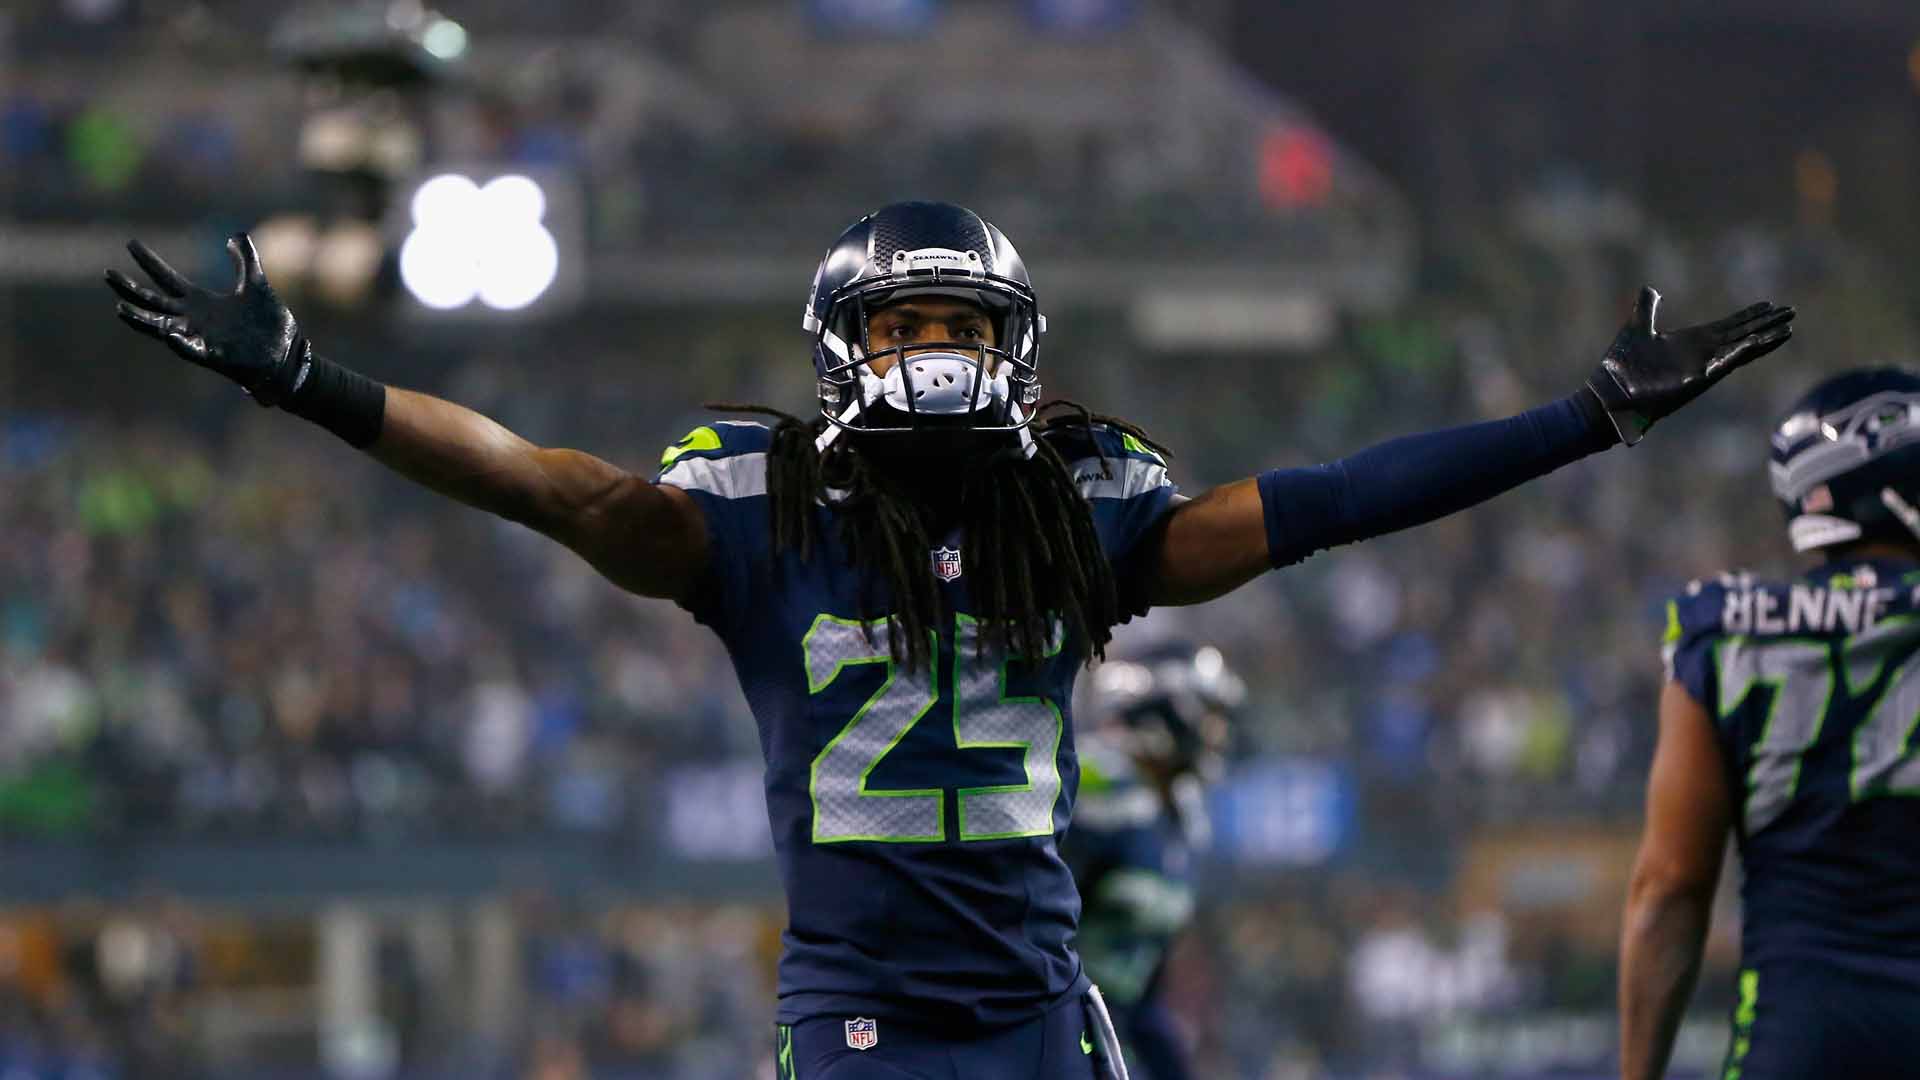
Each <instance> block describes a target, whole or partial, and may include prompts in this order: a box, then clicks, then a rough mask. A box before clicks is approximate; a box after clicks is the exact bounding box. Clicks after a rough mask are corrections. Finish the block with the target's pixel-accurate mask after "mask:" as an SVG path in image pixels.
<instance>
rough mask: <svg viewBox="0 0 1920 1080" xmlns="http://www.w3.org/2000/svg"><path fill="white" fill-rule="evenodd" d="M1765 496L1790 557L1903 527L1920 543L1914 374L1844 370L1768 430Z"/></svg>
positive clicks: (1918, 409)
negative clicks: (1782, 517) (1780, 521)
mask: <svg viewBox="0 0 1920 1080" xmlns="http://www.w3.org/2000/svg"><path fill="white" fill-rule="evenodd" d="M1772 441H1773V462H1772V466H1771V468H1770V469H1769V472H1770V473H1771V476H1772V480H1773V493H1774V496H1775V497H1776V498H1778V499H1779V500H1780V505H1781V507H1782V509H1784V510H1785V511H1786V514H1787V535H1788V537H1789V538H1790V539H1791V540H1792V541H1793V548H1794V550H1795V551H1814V550H1817V549H1819V548H1825V547H1831V546H1833V545H1835V544H1844V543H1848V542H1850V541H1854V540H1858V539H1860V538H1862V537H1864V536H1867V535H1869V534H1882V535H1884V534H1885V533H1886V532H1888V531H1889V530H1892V529H1896V528H1904V529H1905V530H1906V531H1907V532H1909V533H1912V534H1913V536H1914V538H1915V539H1916V540H1920V512H1916V510H1915V509H1914V506H1915V504H1916V503H1920V375H1915V374H1914V373H1912V372H1909V371H1904V370H1902V369H1900V368H1892V367H1887V368H1869V369H1862V370H1858V371H1849V372H1846V373H1844V374H1840V375H1835V376H1834V377H1833V378H1830V379H1827V380H1826V381H1824V382H1822V383H1820V384H1819V385H1818V386H1815V387H1814V388H1813V389H1812V390H1809V391H1808V392H1807V393H1806V396H1804V397H1802V398H1801V399H1800V400H1799V401H1797V402H1795V403H1794V405H1793V407H1792V408H1790V409H1788V410H1787V414H1786V416H1785V417H1783V418H1782V419H1781V420H1780V422H1779V423H1778V424H1776V425H1775V426H1774V429H1773V440H1772Z"/></svg>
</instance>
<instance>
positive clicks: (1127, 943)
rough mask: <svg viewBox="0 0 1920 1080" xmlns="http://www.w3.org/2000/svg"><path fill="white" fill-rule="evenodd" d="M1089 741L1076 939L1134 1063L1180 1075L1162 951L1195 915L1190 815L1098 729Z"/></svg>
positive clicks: (1172, 1077) (1158, 1074)
mask: <svg viewBox="0 0 1920 1080" xmlns="http://www.w3.org/2000/svg"><path fill="white" fill-rule="evenodd" d="M1086 743H1087V747H1086V750H1085V752H1084V753H1083V754H1082V755H1081V779H1080V804H1079V806H1078V808H1077V809H1076V810H1075V812H1074V814H1075V816H1074V823H1073V834H1072V836H1071V838H1070V839H1069V840H1068V843H1067V858H1068V861H1069V863H1071V864H1072V866H1073V870H1074V877H1075V879H1076V880H1077V881H1078V882H1079V883H1080V893H1081V896H1082V898H1083V902H1084V903H1085V905H1086V911H1085V913H1084V914H1083V915H1082V916H1081V918H1080V937H1079V939H1078V940H1077V941H1076V943H1075V944H1076V946H1077V947H1078V949H1079V951H1080V954H1081V955H1082V956H1083V957H1085V959H1086V964H1087V971H1088V973H1089V974H1090V975H1091V976H1092V977H1093V979H1094V980H1095V981H1096V982H1098V983H1099V984H1100V989H1101V991H1102V992H1103V993H1105V994H1106V997H1107V1000H1108V1002H1109V1003H1110V1004H1111V1005H1112V1007H1113V1011H1114V1016H1115V1019H1116V1020H1117V1021H1118V1023H1119V1025H1120V1028H1121V1033H1122V1034H1123V1035H1124V1036H1125V1037H1126V1039H1127V1042H1128V1044H1129V1047H1130V1049H1131V1055H1132V1057H1133V1058H1134V1059H1136V1064H1138V1065H1141V1066H1143V1067H1144V1070H1143V1071H1144V1072H1145V1074H1146V1076H1147V1077H1149V1078H1150V1080H1185V1078H1186V1077H1187V1076H1188V1075H1189V1072H1188V1069H1187V1066H1186V1062H1185V1051H1184V1049H1183V1047H1182V1046H1181V1040H1180V1037H1179V1035H1178V1033H1177V1032H1176V1031H1175V1030H1174V1027H1173V1024H1172V1021H1171V1017H1170V1016H1169V1014H1168V1012H1167V1009H1166V1006H1165V1004H1164V1003H1163V1001H1162V998H1161V991H1162V988H1163V983H1164V981H1165V977H1166V966H1167V954H1168V952H1169V951H1170V950H1171V949H1172V947H1173V942H1174V939H1175V938H1176V937H1177V936H1178V935H1179V934H1180V933H1181V932H1182V931H1183V930H1185V929H1186V928H1187V926H1188V924H1190V923H1191V922H1192V921H1193V911H1194V883H1193V859H1194V846H1195V845H1194V841H1193V837H1192V836H1191V833H1190V828H1191V826H1190V824H1189V821H1190V819H1186V818H1182V817H1181V816H1179V815H1176V814H1175V813H1174V812H1173V810H1172V807H1170V806H1169V805H1168V804H1167V801H1166V800H1165V799H1163V798H1162V797H1161V795H1160V792H1159V791H1157V790H1155V789H1154V787H1153V785H1152V784H1150V783H1148V782H1147V781H1146V780H1145V779H1144V778H1143V777H1142V776H1141V775H1140V771H1139V769H1138V768H1137V767H1136V766H1135V764H1134V762H1133V760H1132V758H1131V757H1130V756H1129V755H1128V754H1127V753H1125V752H1124V751H1123V750H1121V749H1120V748H1119V747H1117V746H1116V745H1114V740H1112V739H1110V738H1107V737H1104V736H1103V735H1102V734H1100V733H1095V734H1093V735H1090V736H1089V737H1088V738H1087V739H1086ZM1196 809H1197V808H1196Z"/></svg>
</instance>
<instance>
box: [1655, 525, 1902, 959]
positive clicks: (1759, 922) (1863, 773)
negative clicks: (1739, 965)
mask: <svg viewBox="0 0 1920 1080" xmlns="http://www.w3.org/2000/svg"><path fill="white" fill-rule="evenodd" d="M1667 616H1668V617H1667V634H1666V656H1667V664H1668V671H1669V675H1670V677H1671V678H1674V679H1677V680H1679V682H1680V683H1681V684H1682V685H1683V686H1685V687H1686V689H1687V692H1688V693H1690V694H1691V695H1692V696H1693V697H1694V699H1695V700H1697V701H1698V702H1700V704H1701V705H1703V706H1704V707H1705V708H1706V711H1707V713H1708V715H1709V716H1711V717H1713V718H1714V722H1715V726H1716V728H1717V731H1718V734H1719V743H1720V748H1721V756H1722V760H1723V762H1724V764H1725V767H1726V770H1727V780H1728V786H1729V790H1731V791H1732V792H1733V793H1734V795H1735V798H1736V801H1737V803H1738V806H1737V808H1736V814H1735V818H1736V820H1735V828H1736V836H1737V839H1738V843H1739V847H1740V855H1741V865H1742V870H1743V873H1744V879H1743V881H1742V885H1741V891H1742V897H1743V901H1744V925H1743V927H1742V952H1743V955H1744V962H1745V965H1746V966H1747V967H1748V968H1750V969H1760V970H1763V971H1764V970H1775V971H1781V972H1788V971H1791V970H1794V969H1800V970H1802V971H1805V970H1809V969H1812V968H1816V967H1818V968H1824V969H1826V970H1829V971H1832V972H1835V973H1837V974H1844V975H1847V976H1849V977H1854V978H1859V979H1870V980H1872V981H1873V982H1874V983H1875V984H1877V985H1884V986H1901V987H1905V988H1907V989H1908V990H1910V991H1912V992H1915V993H1920V745H1916V742H1915V739H1914V735H1915V728H1916V724H1920V568H1916V567H1915V566H1914V565H1913V564H1910V563H1896V562H1867V563H1861V564H1851V565H1845V566H1841V565H1835V566H1829V567H1827V568H1824V569H1822V570H1820V571H1818V572H1815V573H1812V574H1809V575H1808V576H1806V577H1805V578H1802V579H1801V580H1799V581H1797V582H1791V583H1765V582H1759V581H1755V580H1753V579H1752V578H1750V577H1745V576H1728V577H1723V578H1722V579H1720V580H1719V581H1716V582H1713V583H1706V584H1703V583H1695V584H1694V585H1693V586H1692V587H1690V588H1689V589H1688V591H1687V593H1686V595H1684V596H1681V597H1678V598H1677V599H1675V600H1673V601H1672V602H1671V603H1670V604H1669V606H1668V609H1667Z"/></svg>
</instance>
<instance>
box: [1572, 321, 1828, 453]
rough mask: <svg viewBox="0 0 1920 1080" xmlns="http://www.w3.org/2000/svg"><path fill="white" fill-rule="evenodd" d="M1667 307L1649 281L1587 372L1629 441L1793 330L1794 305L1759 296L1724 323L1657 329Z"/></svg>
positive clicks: (1622, 437)
mask: <svg viewBox="0 0 1920 1080" xmlns="http://www.w3.org/2000/svg"><path fill="white" fill-rule="evenodd" d="M1659 306H1660V294H1659V293H1657V292H1655V291H1654V290H1653V286H1651V285H1643V286H1641V288H1640V298H1639V300H1637V301H1636V302H1635V303H1634V305H1633V316H1632V317H1631V318H1629V319H1628V320H1627V325H1625V326H1623V327H1621V328H1620V334H1619V336H1617V337H1615V338H1614V339H1613V346H1612V348H1609V349H1608V350H1607V355H1606V356H1604V357H1602V358H1601V359H1600V366H1599V367H1597V368H1595V369H1594V371H1593V374H1592V375H1591V376H1589V377H1588V378H1587V388H1588V389H1589V390H1592V391H1593V393H1594V396H1595V397H1597V398H1599V399H1600V404H1601V405H1602V406H1603V407H1604V408H1605V409H1606V410H1607V418H1608V419H1610V420H1612V421H1613V427H1614V430H1615V431H1618V432H1619V433H1620V441H1621V442H1623V443H1626V444H1627V445H1628V446H1632V445H1633V444H1634V443H1637V442H1639V441H1640V437H1641V436H1642V435H1645V434H1646V433H1647V429H1648V428H1650V427H1652V426H1653V424H1654V421H1656V420H1658V419H1660V418H1661V417H1663V416H1665V415H1667V414H1668V413H1670V412H1673V411H1674V410H1675V409H1678V408H1679V407H1680V406H1682V405H1685V404H1686V403H1687V402H1689V401H1692V400H1693V399H1694V398H1697V397H1699V396H1700V395H1701V394H1704V393H1706V392H1707V387H1709V386H1712V385H1713V384H1714V383H1717V382H1719V381H1720V380H1721V379H1724V378H1726V377H1727V376H1728V375H1729V374H1731V373H1732V372H1733V370H1734V369H1735V368H1737V367H1740V366H1741V365H1743V364H1749V363H1752V362H1753V361H1755V360H1758V359H1760V358H1761V357H1763V356H1765V355H1767V354H1768V353H1770V352H1772V351H1773V350H1775V349H1777V348H1779V347H1780V346H1782V345H1785V344H1786V343H1787V339H1788V338H1790V337H1792V336H1793V309H1792V308H1790V307H1774V306H1773V305H1772V304H1768V303H1759V304H1755V305H1753V306H1752V307H1746V308H1741V309H1740V310H1739V311H1736V312H1734V313H1733V314H1731V315H1729V316H1727V317H1726V318H1724V319H1720V320H1718V321H1716V322H1710V323H1702V324H1701V325H1699V326H1689V327H1686V328H1685V329H1682V330H1674V331H1672V332H1670V333H1661V332H1659V331H1657V330H1655V329H1654V328H1653V315H1654V311H1655V310H1656V309H1657V308H1659Z"/></svg>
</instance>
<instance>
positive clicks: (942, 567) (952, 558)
mask: <svg viewBox="0 0 1920 1080" xmlns="http://www.w3.org/2000/svg"><path fill="white" fill-rule="evenodd" d="M933 576H935V577H937V578H939V579H940V580H941V581H952V580H953V579H954V578H957V577H959V576H960V552H959V549H957V548H950V547H943V548H934V549H933Z"/></svg>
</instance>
